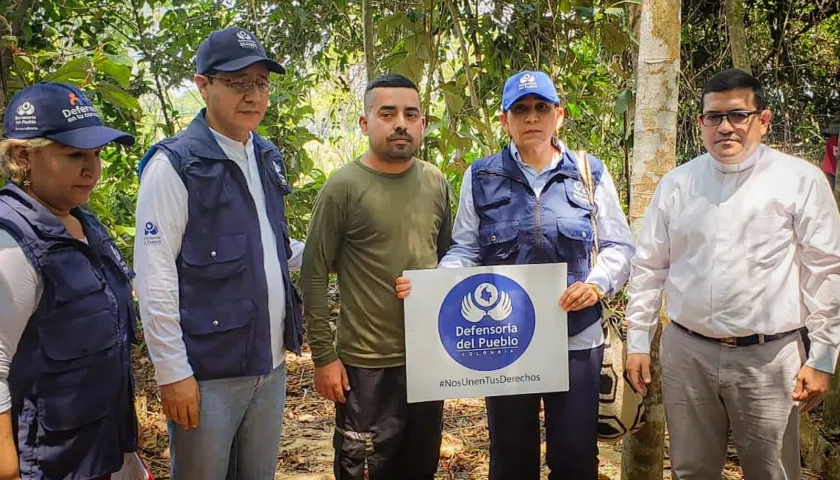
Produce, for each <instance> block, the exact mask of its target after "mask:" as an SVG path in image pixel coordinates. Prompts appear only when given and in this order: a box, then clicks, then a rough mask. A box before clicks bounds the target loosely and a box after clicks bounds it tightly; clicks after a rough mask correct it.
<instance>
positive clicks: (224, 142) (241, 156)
mask: <svg viewBox="0 0 840 480" xmlns="http://www.w3.org/2000/svg"><path fill="white" fill-rule="evenodd" d="M207 128H210V127H207ZM210 132H211V133H212V134H213V138H215V139H216V143H218V144H219V147H221V149H222V151H223V152H225V155H227V157H228V158H229V159H231V160H233V161H234V162H236V163H238V164H239V165H240V166H242V167H243V169H245V171H246V172H247V171H248V170H247V168H248V158H249V157H252V156H254V134H253V133H250V132H249V133H248V141H247V142H245V143H244V144H243V143H242V142H239V141H237V140H234V139H232V138H230V137H226V136H224V135H222V134H221V133H219V132H217V131H215V130H213V129H212V128H210ZM246 177H247V175H246Z"/></svg>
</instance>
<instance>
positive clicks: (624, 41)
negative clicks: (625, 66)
mask: <svg viewBox="0 0 840 480" xmlns="http://www.w3.org/2000/svg"><path fill="white" fill-rule="evenodd" d="M629 40H630V39H629V38H628V37H627V34H626V33H624V32H622V31H621V29H620V28H618V26H616V25H615V24H614V23H602V24H601V43H603V44H604V46H605V47H606V48H607V50H609V51H611V52H612V53H622V52H624V50H625V49H626V48H627V45H628V44H629V43H630V41H629Z"/></svg>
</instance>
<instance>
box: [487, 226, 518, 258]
mask: <svg viewBox="0 0 840 480" xmlns="http://www.w3.org/2000/svg"><path fill="white" fill-rule="evenodd" d="M478 244H479V246H480V247H481V258H482V263H487V264H494V263H498V262H506V261H509V260H512V259H514V258H516V255H517V253H519V221H518V220H512V221H506V222H493V223H482V224H480V225H479V227H478Z"/></svg>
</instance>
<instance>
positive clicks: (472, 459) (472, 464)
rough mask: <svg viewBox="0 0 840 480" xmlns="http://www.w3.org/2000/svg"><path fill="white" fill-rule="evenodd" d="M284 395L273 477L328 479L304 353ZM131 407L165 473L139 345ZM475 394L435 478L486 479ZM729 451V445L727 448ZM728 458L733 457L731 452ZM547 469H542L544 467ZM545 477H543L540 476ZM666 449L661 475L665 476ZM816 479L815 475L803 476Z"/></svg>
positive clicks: (326, 411) (153, 461) (327, 414)
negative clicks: (281, 428) (279, 438)
mask: <svg viewBox="0 0 840 480" xmlns="http://www.w3.org/2000/svg"><path fill="white" fill-rule="evenodd" d="M286 360H287V397H286V411H285V420H284V426H283V428H284V431H283V440H282V442H281V445H280V449H279V451H278V455H277V458H278V467H277V474H276V476H275V478H276V479H292V480H332V479H333V475H332V473H331V468H332V455H333V449H332V418H333V406H332V404H331V403H330V402H328V401H326V400H324V399H323V398H321V397H320V396H319V395H318V394H317V393H315V391H314V390H313V388H312V378H313V365H312V361H311V358H310V357H309V355H308V354H306V353H305V354H304V355H303V356H302V357H296V356H294V355H289V356H287V359H286ZM134 365H135V375H136V381H137V399H136V402H137V407H138V415H139V417H140V422H141V425H142V427H143V430H144V432H143V435H142V438H141V454H142V456H143V458H144V460H145V461H146V463H147V465H148V466H149V468H150V469H151V470H152V474H153V475H154V477H155V479H156V480H166V479H168V478H169V451H168V445H169V438H168V435H167V433H166V423H165V419H164V416H163V414H162V411H161V406H160V401H159V398H158V390H157V386H156V385H155V383H154V369H153V367H152V364H151V361H150V360H149V358H148V355H147V354H146V352H145V349H142V348H140V349H137V351H135V353H134ZM486 427H487V422H486V418H485V412H484V402H483V401H482V400H481V399H457V400H448V401H447V402H446V404H445V412H444V437H443V445H442V446H441V453H440V457H441V462H440V469H439V470H438V475H437V478H439V479H448V480H455V479H458V480H461V479H486V478H487V468H488V460H489V456H488V445H489V442H488V436H487V428H486ZM731 454H732V455H731V456H733V457H734V451H732V452H731ZM600 459H601V468H600V475H601V477H600V479H599V480H618V479H620V478H621V472H620V467H621V447H620V445H619V446H611V445H602V446H601V455H600ZM733 460H734V458H733ZM544 475H547V471H544ZM543 478H547V477H543ZM670 478H671V475H670V471H669V469H668V461H667V451H666V468H665V471H664V472H663V479H664V480H670ZM724 478H725V479H726V480H736V479H741V478H742V476H741V473H740V468H739V467H738V466H737V465H736V464H735V463H733V462H730V463H729V464H728V465H727V469H726V471H725V473H724ZM806 478H808V479H809V480H819V479H818V477H814V476H810V477H806Z"/></svg>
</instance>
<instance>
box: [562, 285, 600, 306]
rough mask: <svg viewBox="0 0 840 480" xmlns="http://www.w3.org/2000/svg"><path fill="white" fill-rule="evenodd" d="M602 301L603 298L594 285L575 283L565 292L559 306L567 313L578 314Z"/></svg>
mask: <svg viewBox="0 0 840 480" xmlns="http://www.w3.org/2000/svg"><path fill="white" fill-rule="evenodd" d="M600 299H601V296H600V295H599V294H598V291H597V290H596V289H595V286H594V285H591V284H588V283H583V282H575V283H573V284H571V285H570V286H569V288H567V289H566V291H565V292H563V295H562V296H561V297H560V301H559V302H557V304H558V305H560V308H562V309H563V310H565V311H567V312H576V311H578V310H583V309H584V308H587V307H591V306H592V305H595V304H596V303H598V300H600Z"/></svg>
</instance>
